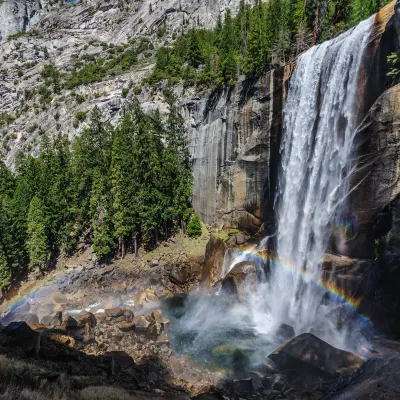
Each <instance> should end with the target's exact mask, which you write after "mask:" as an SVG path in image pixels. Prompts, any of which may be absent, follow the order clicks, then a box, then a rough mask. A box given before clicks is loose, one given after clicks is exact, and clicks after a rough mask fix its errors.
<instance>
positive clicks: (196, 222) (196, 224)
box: [187, 214, 201, 238]
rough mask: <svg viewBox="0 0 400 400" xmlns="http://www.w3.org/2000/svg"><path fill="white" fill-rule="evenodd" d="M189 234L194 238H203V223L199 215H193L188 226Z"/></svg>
mask: <svg viewBox="0 0 400 400" xmlns="http://www.w3.org/2000/svg"><path fill="white" fill-rule="evenodd" d="M187 233H188V235H189V236H190V237H192V238H197V237H199V236H201V221H200V218H199V216H198V215H197V214H193V216H192V218H191V219H190V222H189V224H188V226H187Z"/></svg>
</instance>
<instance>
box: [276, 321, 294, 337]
mask: <svg viewBox="0 0 400 400" xmlns="http://www.w3.org/2000/svg"><path fill="white" fill-rule="evenodd" d="M276 335H277V336H279V337H281V338H282V339H284V340H289V339H291V338H292V337H294V336H295V332H294V329H293V327H291V326H290V325H288V324H281V325H280V327H279V328H278V330H277V331H276Z"/></svg>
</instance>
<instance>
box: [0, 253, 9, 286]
mask: <svg viewBox="0 0 400 400" xmlns="http://www.w3.org/2000/svg"><path fill="white" fill-rule="evenodd" d="M10 283H11V271H10V268H9V266H8V262H7V257H6V255H5V253H4V250H3V248H2V246H0V290H1V289H3V288H5V287H7V286H9V285H10Z"/></svg>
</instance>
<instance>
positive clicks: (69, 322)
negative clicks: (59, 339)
mask: <svg viewBox="0 0 400 400" xmlns="http://www.w3.org/2000/svg"><path fill="white" fill-rule="evenodd" d="M62 326H63V327H64V328H65V329H74V328H76V327H77V326H78V322H77V321H76V319H75V318H73V317H71V316H70V315H68V317H67V318H65V319H64V322H63V324H62Z"/></svg>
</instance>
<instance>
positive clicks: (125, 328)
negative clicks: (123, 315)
mask: <svg viewBox="0 0 400 400" xmlns="http://www.w3.org/2000/svg"><path fill="white" fill-rule="evenodd" d="M117 328H118V329H119V330H120V331H122V332H131V331H134V330H135V323H134V322H125V321H124V322H119V323H118V324H117Z"/></svg>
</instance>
